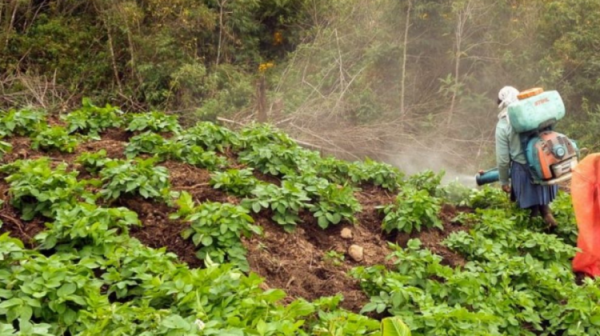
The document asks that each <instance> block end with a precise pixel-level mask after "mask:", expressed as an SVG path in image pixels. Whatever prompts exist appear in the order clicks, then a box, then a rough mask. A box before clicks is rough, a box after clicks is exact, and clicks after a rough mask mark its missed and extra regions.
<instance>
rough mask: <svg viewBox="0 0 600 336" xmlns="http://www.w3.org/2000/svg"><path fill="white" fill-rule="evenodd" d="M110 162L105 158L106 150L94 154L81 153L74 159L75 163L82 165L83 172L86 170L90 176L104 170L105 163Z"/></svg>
mask: <svg viewBox="0 0 600 336" xmlns="http://www.w3.org/2000/svg"><path fill="white" fill-rule="evenodd" d="M110 160H111V159H109V158H108V157H107V156H106V150H104V149H101V150H99V151H97V152H94V153H93V152H84V153H81V154H80V155H79V156H78V157H77V159H75V162H76V163H79V164H80V165H82V166H83V168H85V170H87V171H88V172H90V173H92V174H96V173H98V172H99V171H100V170H102V168H104V166H105V165H106V163H107V162H108V161H110Z"/></svg>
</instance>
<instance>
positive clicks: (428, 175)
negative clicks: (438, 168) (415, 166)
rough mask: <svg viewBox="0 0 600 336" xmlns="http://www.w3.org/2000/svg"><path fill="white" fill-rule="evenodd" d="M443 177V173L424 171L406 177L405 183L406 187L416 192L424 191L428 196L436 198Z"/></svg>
mask: <svg viewBox="0 0 600 336" xmlns="http://www.w3.org/2000/svg"><path fill="white" fill-rule="evenodd" d="M443 177H444V172H441V173H439V174H436V173H434V172H433V171H431V170H425V171H423V172H420V173H418V174H415V175H412V176H410V177H408V179H406V181H405V182H406V184H407V185H408V186H411V187H413V188H415V189H417V190H426V191H427V192H428V193H429V195H431V196H436V195H437V192H438V188H440V184H441V182H442V178H443Z"/></svg>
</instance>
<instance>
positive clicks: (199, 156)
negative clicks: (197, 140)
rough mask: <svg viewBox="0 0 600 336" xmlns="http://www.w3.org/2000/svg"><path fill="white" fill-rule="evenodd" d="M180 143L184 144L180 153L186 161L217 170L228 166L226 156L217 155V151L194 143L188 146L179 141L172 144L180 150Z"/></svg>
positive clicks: (193, 164)
mask: <svg viewBox="0 0 600 336" xmlns="http://www.w3.org/2000/svg"><path fill="white" fill-rule="evenodd" d="M180 145H182V147H181V149H180V150H181V153H180V154H179V157H180V158H181V160H182V161H183V162H185V163H188V164H191V165H192V166H196V167H199V168H205V169H208V170H216V169H221V168H224V167H227V159H226V158H224V157H222V156H219V155H217V154H216V153H215V152H212V151H205V150H204V149H202V147H200V146H195V145H194V146H191V147H187V146H185V145H184V144H182V143H180V142H177V143H175V144H174V145H173V146H172V148H178V150H179V147H178V146H180Z"/></svg>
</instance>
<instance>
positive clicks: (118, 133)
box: [100, 128, 133, 142]
mask: <svg viewBox="0 0 600 336" xmlns="http://www.w3.org/2000/svg"><path fill="white" fill-rule="evenodd" d="M100 136H101V137H102V140H113V141H120V142H128V141H129V139H130V138H131V137H132V136H133V133H131V132H128V131H126V130H125V129H121V128H109V129H107V130H105V131H104V132H102V133H101V134H100Z"/></svg>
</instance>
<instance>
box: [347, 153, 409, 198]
mask: <svg viewBox="0 0 600 336" xmlns="http://www.w3.org/2000/svg"><path fill="white" fill-rule="evenodd" d="M349 175H350V178H351V179H352V182H354V183H372V184H374V185H376V186H381V187H383V188H385V189H387V190H389V191H396V190H398V186H399V185H400V184H401V183H402V179H403V177H404V174H402V173H401V172H400V171H399V170H398V169H397V168H395V167H392V166H390V165H389V164H385V163H381V162H377V161H373V160H370V159H366V160H365V161H364V162H355V163H354V164H352V165H351V166H350V172H349Z"/></svg>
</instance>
